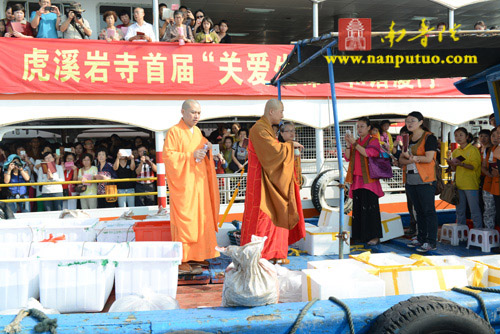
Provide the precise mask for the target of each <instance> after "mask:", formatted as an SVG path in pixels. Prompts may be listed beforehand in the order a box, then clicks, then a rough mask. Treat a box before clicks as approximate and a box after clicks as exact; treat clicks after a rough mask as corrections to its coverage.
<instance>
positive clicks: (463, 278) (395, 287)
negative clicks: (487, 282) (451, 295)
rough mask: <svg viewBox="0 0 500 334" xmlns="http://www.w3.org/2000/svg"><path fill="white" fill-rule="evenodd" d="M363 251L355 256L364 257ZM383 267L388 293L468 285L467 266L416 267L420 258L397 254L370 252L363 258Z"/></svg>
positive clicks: (380, 270) (377, 266)
mask: <svg viewBox="0 0 500 334" xmlns="http://www.w3.org/2000/svg"><path fill="white" fill-rule="evenodd" d="M362 257H363V254H360V255H351V258H354V259H358V260H361V258H362ZM362 262H365V263H368V264H370V265H372V266H374V267H376V268H378V269H379V277H380V278H381V279H383V280H384V281H385V284H386V285H385V292H386V295H387V296H392V295H403V294H412V293H426V292H436V291H442V290H448V289H451V288H453V287H454V286H458V287H463V286H466V285H467V274H466V271H465V266H463V265H460V266H441V267H438V266H435V267H431V266H412V265H413V264H414V263H415V262H416V260H414V259H410V258H407V257H404V256H401V255H398V254H394V253H378V254H370V256H369V258H368V260H366V261H362Z"/></svg>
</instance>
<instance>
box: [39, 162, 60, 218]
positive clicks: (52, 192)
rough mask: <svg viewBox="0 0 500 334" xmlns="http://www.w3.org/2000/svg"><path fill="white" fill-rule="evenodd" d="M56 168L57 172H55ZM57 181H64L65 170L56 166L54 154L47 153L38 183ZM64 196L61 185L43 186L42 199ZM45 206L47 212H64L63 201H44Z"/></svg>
mask: <svg viewBox="0 0 500 334" xmlns="http://www.w3.org/2000/svg"><path fill="white" fill-rule="evenodd" d="M44 165H45V166H44ZM54 167H55V172H54V170H53V168H54ZM51 169H52V170H51ZM56 181H64V170H63V168H62V166H60V165H56V164H55V159H54V156H53V155H52V153H50V152H45V153H44V154H43V155H42V163H41V166H40V168H38V182H56ZM62 195H63V188H62V185H61V184H53V185H52V184H49V185H45V186H42V197H61V196H62ZM44 206H45V211H54V210H55V211H60V210H62V201H60V200H59V201H44Z"/></svg>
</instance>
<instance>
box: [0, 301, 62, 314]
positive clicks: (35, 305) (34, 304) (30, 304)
mask: <svg viewBox="0 0 500 334" xmlns="http://www.w3.org/2000/svg"><path fill="white" fill-rule="evenodd" d="M31 308H35V309H37V310H40V311H42V312H43V313H45V314H61V313H59V311H58V310H54V309H51V308H44V307H43V305H42V304H40V302H39V301H38V300H36V299H35V298H30V299H28V302H27V303H26V305H25V306H24V307H22V308H20V309H10V310H3V311H1V312H0V315H11V314H18V313H19V311H21V310H29V309H31Z"/></svg>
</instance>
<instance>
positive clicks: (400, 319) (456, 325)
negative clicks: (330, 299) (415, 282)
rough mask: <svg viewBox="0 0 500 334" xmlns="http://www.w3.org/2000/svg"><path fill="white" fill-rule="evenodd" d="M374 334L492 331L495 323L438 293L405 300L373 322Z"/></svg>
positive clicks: (460, 333) (475, 333)
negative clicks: (438, 295)
mask: <svg viewBox="0 0 500 334" xmlns="http://www.w3.org/2000/svg"><path fill="white" fill-rule="evenodd" d="M369 333H371V334H382V333H383V334H387V333H394V334H395V333H398V334H422V333H425V334H432V333H456V334H472V333H474V334H492V333H495V331H494V330H493V328H492V327H491V325H490V324H489V323H488V322H487V321H486V320H484V319H483V318H481V317H480V316H479V315H477V314H476V313H475V312H473V311H471V310H469V309H468V308H465V307H462V306H460V305H458V304H457V303H454V302H452V301H451V300H448V299H445V298H441V297H436V296H418V297H412V298H410V299H408V300H405V301H402V302H400V303H398V304H396V305H394V306H393V307H391V308H390V309H388V310H387V311H385V312H384V313H382V314H381V315H379V316H378V318H377V319H376V320H375V321H374V322H373V324H372V326H371V328H370V331H369Z"/></svg>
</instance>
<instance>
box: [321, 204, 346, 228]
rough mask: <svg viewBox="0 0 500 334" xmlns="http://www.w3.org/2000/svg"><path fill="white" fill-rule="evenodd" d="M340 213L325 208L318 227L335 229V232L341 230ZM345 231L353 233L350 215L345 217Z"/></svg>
mask: <svg viewBox="0 0 500 334" xmlns="http://www.w3.org/2000/svg"><path fill="white" fill-rule="evenodd" d="M339 217H340V215H339V211H338V210H329V209H325V208H323V209H322V210H321V214H320V216H319V220H318V226H331V227H333V228H334V229H335V231H337V232H338V231H339V230H340V223H339V219H340V218H339ZM343 230H344V231H347V232H349V233H352V217H351V216H348V215H344V227H343Z"/></svg>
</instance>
